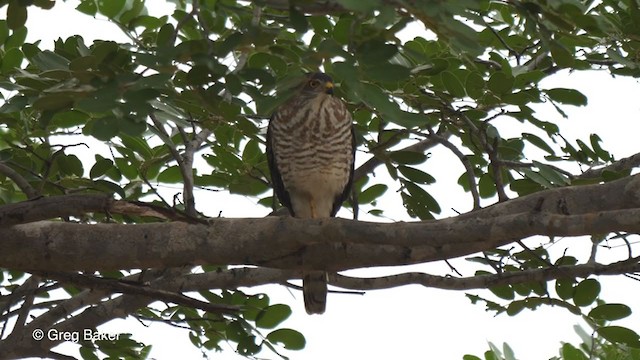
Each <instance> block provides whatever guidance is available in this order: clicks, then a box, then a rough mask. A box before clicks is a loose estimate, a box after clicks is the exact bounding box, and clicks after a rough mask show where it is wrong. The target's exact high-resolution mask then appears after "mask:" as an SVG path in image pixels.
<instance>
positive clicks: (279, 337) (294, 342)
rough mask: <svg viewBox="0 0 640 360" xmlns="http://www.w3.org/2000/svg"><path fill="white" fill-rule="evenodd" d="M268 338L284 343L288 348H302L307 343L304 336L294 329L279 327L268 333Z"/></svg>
mask: <svg viewBox="0 0 640 360" xmlns="http://www.w3.org/2000/svg"><path fill="white" fill-rule="evenodd" d="M267 340H269V341H270V342H272V343H274V344H282V346H284V348H285V349H288V350H302V349H304V347H305V345H306V343H307V342H306V340H305V338H304V336H303V335H302V334H301V333H299V332H297V331H296V330H292V329H278V330H274V331H272V332H270V333H269V334H268V335H267Z"/></svg>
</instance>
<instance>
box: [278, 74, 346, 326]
mask: <svg viewBox="0 0 640 360" xmlns="http://www.w3.org/2000/svg"><path fill="white" fill-rule="evenodd" d="M354 158H355V135H354V129H353V123H352V119H351V114H350V113H349V111H348V110H347V107H346V106H345V104H344V102H342V100H340V99H339V98H337V97H335V96H333V80H332V79H331V77H330V76H329V75H326V74H324V73H321V72H318V73H314V74H311V75H310V76H308V77H307V78H306V80H305V82H304V85H302V86H301V88H300V90H299V91H298V93H297V94H296V95H295V96H294V97H293V98H292V99H291V100H289V101H288V102H286V103H285V104H284V105H282V106H280V107H279V108H278V109H276V111H275V112H274V113H273V115H272V116H271V120H270V121H269V127H268V129H267V159H268V162H269V169H270V171H271V183H272V184H273V188H274V190H275V193H276V195H277V196H278V199H279V200H280V202H281V203H282V205H284V206H285V207H286V208H287V209H289V213H291V216H294V217H297V218H301V219H317V218H328V217H333V216H335V215H336V213H337V212H338V210H339V209H340V207H341V206H342V203H343V202H344V200H345V199H346V198H347V196H348V195H349V191H350V190H351V184H352V182H353V166H354V165H353V164H354ZM302 286H303V295H304V305H305V309H306V310H307V313H309V314H322V313H323V312H324V310H325V307H326V302H327V274H326V272H324V271H308V272H305V273H304V274H303V285H302Z"/></svg>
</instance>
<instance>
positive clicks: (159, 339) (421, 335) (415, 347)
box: [2, 0, 640, 360]
mask: <svg viewBox="0 0 640 360" xmlns="http://www.w3.org/2000/svg"><path fill="white" fill-rule="evenodd" d="M71 3H73V2H71ZM148 3H153V4H154V6H155V4H159V3H161V2H159V1H157V0H154V1H148ZM5 9H6V7H5ZM69 9H72V6H70V5H69V3H63V2H61V1H57V2H56V6H55V8H54V9H53V10H50V11H37V10H36V9H35V8H33V7H31V8H29V22H28V27H29V37H28V41H35V40H37V39H40V40H42V42H43V44H44V45H45V46H52V42H53V40H54V39H55V38H58V37H62V38H66V37H68V36H71V35H74V34H80V35H82V36H83V37H84V38H85V41H86V42H87V43H90V42H91V41H92V40H93V39H114V40H117V41H123V42H124V41H126V40H127V39H126V37H124V36H118V35H119V33H118V31H119V30H117V28H116V27H115V26H113V25H112V24H110V23H108V22H106V21H104V20H95V19H92V18H91V17H88V16H85V15H82V14H80V13H77V12H75V11H74V10H69ZM2 16H4V14H3V15H2ZM409 35H411V36H417V35H420V34H409ZM543 85H544V87H546V88H553V87H571V88H575V89H578V90H580V91H582V92H583V93H584V94H585V95H586V96H587V97H588V99H589V105H588V106H587V107H583V108H575V107H566V108H565V111H566V112H567V114H568V115H569V119H561V117H560V115H559V114H557V113H556V112H555V110H553V108H552V106H550V105H542V106H536V109H537V110H538V111H539V112H538V117H539V118H541V119H544V120H547V121H554V122H555V121H557V122H558V123H559V125H560V128H561V129H562V131H563V134H567V136H566V137H567V138H568V139H577V138H580V139H585V140H586V139H588V136H589V134H591V133H597V134H598V135H599V136H600V137H601V138H602V139H603V147H604V148H605V149H607V150H609V151H611V152H612V153H613V154H614V155H615V156H616V158H621V157H625V156H628V155H631V154H634V153H637V152H639V151H640V149H639V146H638V145H637V144H638V142H637V139H636V138H637V134H638V127H637V124H638V121H639V120H640V119H639V115H640V103H639V102H638V94H639V93H640V86H639V84H638V82H637V81H636V80H633V79H628V78H616V79H612V78H611V76H610V75H608V74H607V73H606V72H604V71H603V72H581V73H573V74H568V73H567V72H560V73H558V74H556V75H554V76H553V77H552V78H551V79H548V80H545V81H544V82H543ZM498 124H499V125H500V126H501V131H502V133H501V134H502V136H503V137H509V136H518V135H519V134H520V133H521V132H523V131H529V132H531V128H527V129H526V130H523V128H521V127H520V126H521V124H520V123H519V122H517V121H515V120H505V121H501V122H498ZM92 150H95V151H98V152H102V150H101V145H100V144H98V143H96V144H95V147H94V148H93V149H92ZM78 155H79V156H85V154H78ZM104 155H105V156H107V155H108V153H105V154H104ZM84 158H85V159H93V155H92V154H91V155H90V156H89V157H88V158H87V157H84ZM366 158H367V156H366V154H364V153H362V152H360V153H359V154H358V163H362V162H364V161H365V160H366ZM89 161H92V160H89ZM424 169H425V170H426V171H428V172H429V173H431V174H432V175H434V176H436V178H437V180H438V182H437V183H436V184H434V185H431V186H429V187H428V188H427V190H428V191H429V192H430V193H431V194H432V195H433V196H434V197H435V198H436V199H437V200H438V201H440V204H441V206H442V209H443V213H442V214H441V217H447V216H455V211H454V210H453V209H455V210H456V211H462V212H464V211H468V210H470V208H471V206H470V205H471V198H470V195H468V194H465V193H464V192H463V191H462V190H461V189H460V187H459V186H458V185H457V184H456V182H457V178H458V177H459V176H460V174H461V172H462V171H463V167H462V165H461V164H459V162H458V160H457V158H455V157H454V156H452V155H451V154H450V153H448V151H445V150H436V151H433V153H432V155H431V158H430V159H429V160H428V161H427V163H426V164H425V165H424ZM572 170H574V171H575V169H572ZM376 174H377V175H378V176H377V177H376V179H375V181H376V182H382V181H385V179H387V177H385V175H384V174H385V171H384V168H383V167H381V168H380V169H378V171H377V172H376ZM371 183H373V182H370V184H371ZM395 188H396V186H395V185H391V188H390V190H389V191H390V192H392V191H395ZM164 191H172V189H170V188H168V189H164ZM196 199H197V200H196V201H197V203H196V205H197V207H198V209H199V210H201V211H204V212H205V213H206V214H208V215H210V216H216V215H217V214H218V213H219V212H220V211H222V215H223V216H228V217H247V216H252V217H262V216H264V215H266V214H267V212H268V211H267V209H265V208H263V207H261V206H259V205H257V204H256V200H255V199H247V198H243V197H238V196H228V195H224V194H220V193H212V192H206V191H199V192H197V193H196ZM381 204H382V206H384V207H385V214H386V216H387V217H388V218H390V219H393V220H405V221H406V220H410V219H409V218H408V216H407V215H406V214H405V211H404V209H403V208H402V206H401V204H400V202H399V200H398V199H393V200H385V201H383V202H381ZM486 204H488V202H487V203H485V205H486ZM340 215H341V216H343V217H350V215H351V214H350V213H349V212H347V211H345V210H343V211H342V212H341V213H340ZM364 219H365V220H369V221H380V220H379V219H376V218H371V217H369V218H366V217H365V218H364ZM546 242H547V239H545V238H534V239H529V240H528V241H527V244H529V245H530V246H536V245H537V244H539V243H546ZM574 245H579V246H576V247H574ZM589 246H590V245H589V239H588V238H569V239H563V240H560V241H558V242H557V243H556V244H554V245H553V246H552V247H551V248H550V251H552V252H554V253H555V254H560V253H562V252H563V251H564V250H565V249H567V248H569V251H568V253H569V254H572V255H574V256H576V257H578V258H581V259H585V258H586V257H588V253H585V252H579V251H582V250H585V249H588V248H589ZM578 247H579V248H580V249H582V250H579V249H578ZM601 255H603V256H602V257H601V258H599V260H604V259H606V256H607V255H606V254H604V253H603V254H601ZM452 264H454V266H456V268H457V269H458V270H459V271H461V272H462V273H463V274H465V275H466V276H470V275H472V274H473V271H474V269H475V268H474V267H473V266H469V265H468V263H467V262H466V261H464V260H463V259H454V260H453V261H452ZM405 271H424V272H428V273H432V274H440V275H444V274H447V273H448V271H449V268H448V266H446V264H444V262H438V263H435V264H427V265H420V266H411V267H402V268H398V267H395V268H379V269H364V270H358V271H352V272H349V274H352V275H353V274H357V275H362V276H376V275H386V274H391V273H400V272H405ZM600 280H601V283H602V285H603V290H602V293H603V294H604V298H605V299H606V300H607V301H608V302H622V303H626V304H628V305H630V306H632V308H633V309H634V310H635V312H636V313H635V315H634V316H633V317H631V318H628V319H627V320H625V321H622V322H619V323H620V324H621V325H626V326H628V327H631V328H634V326H633V323H635V324H639V323H640V321H639V320H640V316H638V313H640V306H639V305H638V299H640V296H638V294H639V293H640V292H639V291H638V283H637V282H635V281H633V280H630V279H627V278H624V277H622V276H618V277H609V278H606V279H605V278H600ZM629 289H632V291H633V296H629V295H630V294H629ZM243 291H245V292H246V293H248V294H253V293H260V292H265V293H267V294H268V295H269V296H270V297H271V299H272V301H273V302H274V303H279V302H281V303H286V304H289V305H291V307H292V309H293V315H292V317H291V318H290V319H289V320H288V321H286V322H285V323H284V324H283V326H284V327H290V328H293V329H296V330H299V331H301V332H302V333H303V334H304V335H305V336H306V339H307V348H306V349H304V350H303V351H301V352H287V351H283V353H285V354H288V355H290V356H291V357H292V358H293V359H310V360H320V359H436V358H437V359H460V358H461V357H462V355H464V354H474V355H477V356H481V355H482V353H483V352H484V351H485V350H486V349H487V348H488V346H487V342H488V341H491V342H493V343H494V344H496V345H498V346H502V342H508V343H509V344H510V345H511V347H512V348H513V349H514V350H515V353H516V355H517V356H518V358H519V359H521V360H538V359H547V358H550V357H552V356H554V355H557V352H558V349H559V347H560V342H561V341H568V342H572V343H574V344H578V343H579V339H578V337H577V336H576V335H575V333H574V331H573V326H574V325H575V324H579V323H581V320H580V318H579V317H577V316H574V315H571V314H570V313H569V312H568V311H566V310H564V309H555V308H550V307H544V308H541V309H539V310H538V311H535V312H532V311H528V310H525V311H523V312H522V313H520V314H518V316H516V317H513V318H512V317H509V316H507V315H500V316H498V317H494V316H493V314H492V313H487V312H485V311H484V308H483V306H482V305H472V304H471V303H470V301H469V300H468V299H467V298H466V297H465V296H464V292H462V291H444V290H438V289H429V288H423V287H419V286H406V287H401V288H395V289H389V290H379V291H370V292H367V293H366V295H364V296H359V295H343V294H330V295H329V298H328V305H327V312H326V313H325V314H324V315H321V316H309V315H307V314H306V313H305V311H304V307H303V302H302V294H301V293H300V292H298V291H293V290H289V289H286V288H284V287H282V286H264V287H257V288H252V289H243ZM469 293H474V294H481V295H483V296H488V297H490V296H491V295H490V294H489V292H488V291H483V292H478V291H469ZM630 299H634V301H635V303H633V302H632V301H630ZM100 330H101V331H106V332H131V333H133V334H134V339H136V340H140V341H143V342H146V343H147V344H152V345H153V351H152V353H151V354H152V355H151V357H152V358H157V359H170V358H178V357H179V358H183V359H186V358H200V357H201V355H200V350H198V349H196V348H194V347H193V346H192V345H191V343H190V342H189V340H188V332H187V331H185V330H179V329H173V328H170V327H169V326H167V325H164V324H152V325H151V326H150V327H148V328H146V327H144V326H142V325H141V324H139V323H138V322H137V321H135V320H130V319H129V320H116V321H112V322H111V323H109V324H108V325H106V326H103V327H101V328H100ZM635 330H636V331H638V330H640V329H638V328H637V326H636V327H635ZM62 348H63V349H65V352H66V353H68V354H70V355H74V356H78V355H77V354H78V353H77V351H76V350H75V348H76V347H75V346H71V345H63V347H61V348H59V349H62ZM227 350H228V351H225V352H224V354H210V357H211V358H218V359H239V358H242V357H240V356H238V355H235V354H233V351H232V349H231V348H228V349H227ZM261 355H263V357H268V358H274V359H275V358H277V356H276V355H272V354H270V353H269V352H268V351H265V352H263V353H262V354H261Z"/></svg>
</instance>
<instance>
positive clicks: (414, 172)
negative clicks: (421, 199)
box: [398, 165, 436, 184]
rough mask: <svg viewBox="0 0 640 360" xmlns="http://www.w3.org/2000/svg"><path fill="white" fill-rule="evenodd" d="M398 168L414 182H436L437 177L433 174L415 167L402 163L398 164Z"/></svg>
mask: <svg viewBox="0 0 640 360" xmlns="http://www.w3.org/2000/svg"><path fill="white" fill-rule="evenodd" d="M398 170H399V171H400V173H401V174H402V175H404V177H406V178H407V180H410V181H412V182H414V183H418V184H433V183H435V182H436V179H435V178H434V177H433V176H431V175H429V174H427V173H426V172H424V171H422V170H419V169H416V168H413V167H409V166H402V165H400V166H398Z"/></svg>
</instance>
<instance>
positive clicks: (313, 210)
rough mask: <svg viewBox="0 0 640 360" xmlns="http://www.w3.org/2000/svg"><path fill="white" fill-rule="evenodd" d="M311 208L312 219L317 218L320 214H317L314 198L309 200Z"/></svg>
mask: <svg viewBox="0 0 640 360" xmlns="http://www.w3.org/2000/svg"><path fill="white" fill-rule="evenodd" d="M309 208H310V210H311V218H312V219H315V218H317V217H318V214H316V202H315V201H314V199H313V198H311V199H310V200H309Z"/></svg>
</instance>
